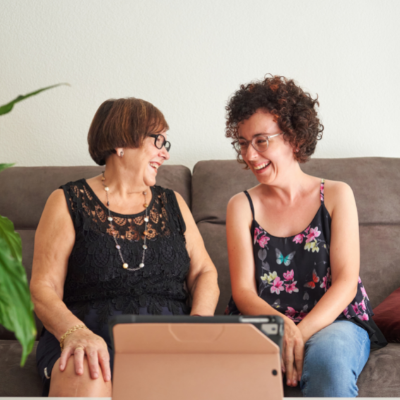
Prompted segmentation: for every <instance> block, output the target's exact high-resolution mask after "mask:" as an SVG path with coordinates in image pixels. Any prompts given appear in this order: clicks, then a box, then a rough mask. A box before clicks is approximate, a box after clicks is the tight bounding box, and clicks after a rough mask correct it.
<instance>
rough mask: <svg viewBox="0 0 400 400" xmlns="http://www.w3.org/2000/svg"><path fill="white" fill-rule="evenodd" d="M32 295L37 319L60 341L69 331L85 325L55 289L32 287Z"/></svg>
mask: <svg viewBox="0 0 400 400" xmlns="http://www.w3.org/2000/svg"><path fill="white" fill-rule="evenodd" d="M31 295H32V301H33V304H34V306H35V313H36V315H37V317H38V318H39V319H40V320H41V321H42V323H43V325H44V327H45V328H46V329H47V330H48V331H49V332H50V333H52V334H53V335H54V336H55V337H56V338H57V339H58V340H60V338H61V336H62V335H63V334H64V333H65V332H66V331H67V330H68V329H70V328H72V327H73V326H75V325H81V324H83V322H82V321H81V320H80V319H78V318H77V317H76V316H75V315H74V314H72V312H71V311H70V310H69V309H68V308H67V306H66V305H65V303H64V302H63V301H62V300H61V299H60V297H59V296H58V295H57V293H56V292H55V290H54V289H53V288H51V287H49V286H45V285H43V286H40V288H39V287H31Z"/></svg>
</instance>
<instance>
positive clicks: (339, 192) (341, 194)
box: [324, 180, 355, 214]
mask: <svg viewBox="0 0 400 400" xmlns="http://www.w3.org/2000/svg"><path fill="white" fill-rule="evenodd" d="M324 200H325V206H326V208H327V209H328V211H329V212H330V213H331V214H332V213H333V212H334V210H335V209H336V208H337V207H342V206H346V205H348V206H353V205H355V199H354V193H353V190H352V188H351V187H350V186H349V185H348V184H347V183H345V182H340V181H331V180H326V181H325V187H324Z"/></svg>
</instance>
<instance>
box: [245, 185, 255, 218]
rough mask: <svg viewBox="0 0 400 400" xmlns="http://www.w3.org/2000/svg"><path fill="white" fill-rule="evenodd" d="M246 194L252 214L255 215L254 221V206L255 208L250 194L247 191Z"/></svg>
mask: <svg viewBox="0 0 400 400" xmlns="http://www.w3.org/2000/svg"><path fill="white" fill-rule="evenodd" d="M244 194H245V195H246V197H247V199H248V200H249V203H250V208H251V213H252V215H253V220H254V219H255V218H254V206H253V201H252V200H251V197H250V195H249V192H248V191H247V190H245V191H244Z"/></svg>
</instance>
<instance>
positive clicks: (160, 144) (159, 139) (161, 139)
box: [155, 135, 171, 151]
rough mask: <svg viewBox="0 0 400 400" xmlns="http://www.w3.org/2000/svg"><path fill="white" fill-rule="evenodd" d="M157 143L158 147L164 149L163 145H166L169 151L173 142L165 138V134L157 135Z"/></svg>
mask: <svg viewBox="0 0 400 400" xmlns="http://www.w3.org/2000/svg"><path fill="white" fill-rule="evenodd" d="M155 145H156V147H157V148H158V149H162V147H163V146H165V149H166V150H167V151H169V150H170V148H171V143H170V142H168V141H167V140H165V137H164V136H163V135H157V137H156V142H155Z"/></svg>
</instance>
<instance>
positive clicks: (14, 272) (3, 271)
mask: <svg viewBox="0 0 400 400" xmlns="http://www.w3.org/2000/svg"><path fill="white" fill-rule="evenodd" d="M19 258H21V256H20V257H19ZM0 324H1V325H3V326H4V327H5V328H6V329H8V330H10V331H12V332H14V333H15V336H16V338H17V339H18V341H19V342H20V343H21V345H22V357H21V366H23V365H24V364H25V361H26V358H27V357H28V355H29V353H30V352H31V351H32V348H33V345H34V343H35V336H36V327H35V319H34V317H33V304H32V301H31V296H30V292H29V287H28V280H27V278H26V273H25V269H24V267H23V265H22V263H21V262H20V261H18V260H17V259H16V258H14V257H13V255H12V253H11V250H10V248H9V245H8V242H7V241H6V240H5V239H4V238H3V237H0Z"/></svg>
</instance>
